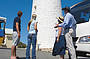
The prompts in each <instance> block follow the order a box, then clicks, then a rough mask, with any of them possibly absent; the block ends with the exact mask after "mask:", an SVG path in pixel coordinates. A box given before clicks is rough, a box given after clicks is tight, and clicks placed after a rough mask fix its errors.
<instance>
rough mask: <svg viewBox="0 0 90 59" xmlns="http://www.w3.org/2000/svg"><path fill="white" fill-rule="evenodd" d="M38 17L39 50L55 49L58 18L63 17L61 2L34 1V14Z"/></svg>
mask: <svg viewBox="0 0 90 59" xmlns="http://www.w3.org/2000/svg"><path fill="white" fill-rule="evenodd" d="M33 13H34V14H36V15H37V18H36V19H37V21H38V34H37V43H38V45H39V49H47V48H53V45H54V41H55V32H56V31H55V28H54V26H55V24H56V23H57V19H56V17H58V16H60V15H62V11H61V0H33V8H32V14H33Z"/></svg>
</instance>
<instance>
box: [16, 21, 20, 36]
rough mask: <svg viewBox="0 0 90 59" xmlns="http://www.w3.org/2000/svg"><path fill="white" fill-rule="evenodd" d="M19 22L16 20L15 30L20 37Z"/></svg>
mask: <svg viewBox="0 0 90 59" xmlns="http://www.w3.org/2000/svg"><path fill="white" fill-rule="evenodd" d="M18 25H19V23H18V22H16V30H17V33H18V37H19V38H20V30H19V26H18Z"/></svg>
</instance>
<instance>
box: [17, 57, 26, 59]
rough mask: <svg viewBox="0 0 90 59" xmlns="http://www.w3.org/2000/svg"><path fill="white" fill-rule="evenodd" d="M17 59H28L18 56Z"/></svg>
mask: <svg viewBox="0 0 90 59" xmlns="http://www.w3.org/2000/svg"><path fill="white" fill-rule="evenodd" d="M17 59H26V57H19V58H17Z"/></svg>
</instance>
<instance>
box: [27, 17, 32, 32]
mask: <svg viewBox="0 0 90 59" xmlns="http://www.w3.org/2000/svg"><path fill="white" fill-rule="evenodd" d="M31 22H32V19H31V20H30V21H29V23H28V27H27V31H28V32H29V29H30V24H31Z"/></svg>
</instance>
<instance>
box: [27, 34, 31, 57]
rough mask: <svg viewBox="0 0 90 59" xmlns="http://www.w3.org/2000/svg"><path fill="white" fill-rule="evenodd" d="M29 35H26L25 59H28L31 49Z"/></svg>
mask: <svg viewBox="0 0 90 59" xmlns="http://www.w3.org/2000/svg"><path fill="white" fill-rule="evenodd" d="M31 42H32V41H31V39H30V35H28V41H27V47H26V59H30V47H31Z"/></svg>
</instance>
